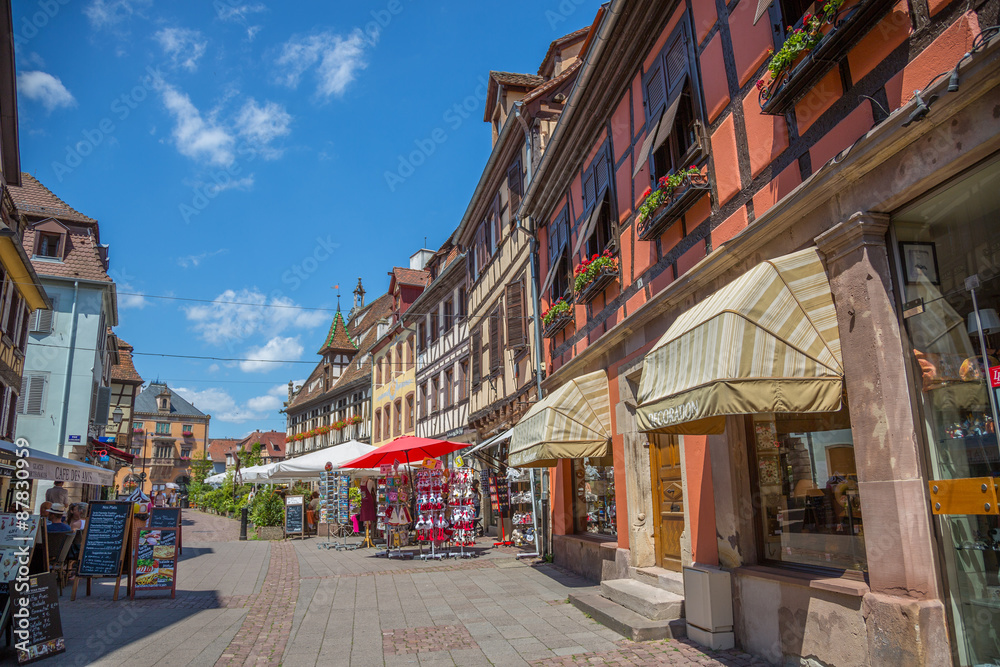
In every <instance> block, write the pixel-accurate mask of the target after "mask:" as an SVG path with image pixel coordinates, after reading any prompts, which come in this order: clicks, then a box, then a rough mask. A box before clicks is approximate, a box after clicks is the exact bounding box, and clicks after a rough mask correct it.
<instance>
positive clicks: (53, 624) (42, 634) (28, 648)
mask: <svg viewBox="0 0 1000 667" xmlns="http://www.w3.org/2000/svg"><path fill="white" fill-rule="evenodd" d="M58 590H59V586H58V582H57V581H56V575H55V574H54V573H52V572H49V573H46V574H39V575H36V576H33V577H30V578H29V579H28V590H27V592H24V593H18V594H17V595H15V596H14V597H13V603H14V605H13V606H14V609H13V614H14V618H21V617H22V616H23V617H24V618H27V619H28V628H27V630H28V638H27V641H26V642H23V643H22V639H23V638H22V637H18V636H17V635H15V639H14V641H15V644H17V645H19V647H18V649H17V662H18V664H21V665H24V664H27V663H29V662H34V661H36V660H41V659H43V658H48V657H51V656H53V655H56V654H59V653H65V652H66V641H65V640H64V639H63V636H62V618H61V617H60V616H59V594H58Z"/></svg>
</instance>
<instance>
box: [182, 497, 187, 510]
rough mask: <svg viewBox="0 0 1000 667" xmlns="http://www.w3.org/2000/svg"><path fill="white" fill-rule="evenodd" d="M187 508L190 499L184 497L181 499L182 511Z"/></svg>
mask: <svg viewBox="0 0 1000 667" xmlns="http://www.w3.org/2000/svg"><path fill="white" fill-rule="evenodd" d="M187 508H188V499H187V496H184V497H182V498H181V509H182V510H186V509H187Z"/></svg>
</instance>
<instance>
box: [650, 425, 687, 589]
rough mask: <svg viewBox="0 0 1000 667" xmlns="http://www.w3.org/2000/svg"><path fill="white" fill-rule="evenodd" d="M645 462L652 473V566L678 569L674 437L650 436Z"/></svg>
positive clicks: (679, 506)
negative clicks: (653, 551)
mask: <svg viewBox="0 0 1000 667" xmlns="http://www.w3.org/2000/svg"><path fill="white" fill-rule="evenodd" d="M649 462H650V467H651V468H652V473H653V512H654V513H655V515H656V525H655V529H654V539H655V541H656V564H657V566H659V567H662V568H664V569H667V570H675V571H678V572H679V571H680V569H681V533H683V532H684V488H683V487H682V486H681V448H680V443H679V442H678V440H677V436H674V435H657V434H651V435H650V437H649Z"/></svg>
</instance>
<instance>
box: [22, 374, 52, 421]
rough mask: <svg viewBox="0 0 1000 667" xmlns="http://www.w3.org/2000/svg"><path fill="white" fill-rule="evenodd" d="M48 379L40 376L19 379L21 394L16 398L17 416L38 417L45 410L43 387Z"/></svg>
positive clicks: (34, 375) (32, 375) (27, 376)
mask: <svg viewBox="0 0 1000 667" xmlns="http://www.w3.org/2000/svg"><path fill="white" fill-rule="evenodd" d="M47 384H48V377H47V376H45V375H41V374H30V375H25V376H24V377H22V378H21V394H20V396H18V397H17V413H18V414H19V415H40V414H42V412H43V410H44V408H45V385H47Z"/></svg>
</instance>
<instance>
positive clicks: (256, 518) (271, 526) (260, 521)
mask: <svg viewBox="0 0 1000 667" xmlns="http://www.w3.org/2000/svg"><path fill="white" fill-rule="evenodd" d="M284 511H285V508H284V502H283V501H282V499H281V496H279V495H278V494H277V493H274V492H273V491H261V492H260V493H258V494H257V495H256V496H254V499H253V503H252V504H251V506H250V512H249V514H250V521H252V522H253V525H254V528H255V529H256V531H257V538H258V539H261V540H280V539H282V538H284V536H285V531H284V529H283V528H282V525H281V524H282V521H284V518H285V514H284Z"/></svg>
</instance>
